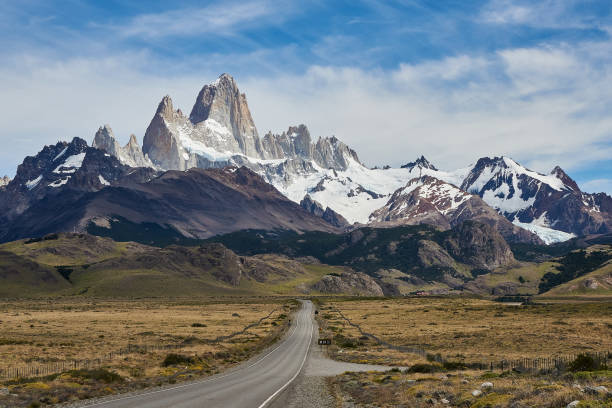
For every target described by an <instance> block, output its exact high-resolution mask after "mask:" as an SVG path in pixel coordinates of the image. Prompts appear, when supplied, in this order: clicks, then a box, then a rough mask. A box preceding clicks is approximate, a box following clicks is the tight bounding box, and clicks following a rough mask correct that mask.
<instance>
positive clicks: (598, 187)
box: [580, 178, 612, 193]
mask: <svg viewBox="0 0 612 408" xmlns="http://www.w3.org/2000/svg"><path fill="white" fill-rule="evenodd" d="M580 188H581V189H582V190H584V191H586V192H589V193H598V192H601V191H607V192H608V193H610V192H612V179H609V178H602V179H595V180H590V181H587V182H586V183H583V184H582V185H581V186H580Z"/></svg>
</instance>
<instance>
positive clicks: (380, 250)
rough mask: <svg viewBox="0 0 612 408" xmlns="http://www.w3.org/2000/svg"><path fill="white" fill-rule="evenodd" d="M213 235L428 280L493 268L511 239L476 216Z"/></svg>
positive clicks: (240, 249)
mask: <svg viewBox="0 0 612 408" xmlns="http://www.w3.org/2000/svg"><path fill="white" fill-rule="evenodd" d="M462 234H470V235H472V234H473V235H476V234H481V235H483V236H484V242H485V243H484V244H483V245H482V246H477V245H471V246H466V245H465V241H466V240H465V239H462V238H463V237H462V236H461V235H462ZM209 241H213V242H220V243H223V244H224V245H225V246H227V247H228V248H231V249H232V250H234V251H236V252H237V253H239V254H243V255H254V254H261V253H279V254H284V255H287V256H290V257H305V256H312V257H315V258H317V259H318V260H319V261H320V262H324V263H327V264H330V265H345V266H349V267H351V268H353V269H355V270H358V271H362V272H365V273H367V274H369V275H372V276H378V275H379V271H381V270H390V269H396V270H399V271H402V272H404V273H406V274H411V275H413V276H415V277H417V278H419V279H422V280H424V281H427V282H433V281H440V280H443V279H444V277H445V275H450V276H452V277H455V278H459V279H465V278H468V279H469V278H472V277H474V276H477V275H481V274H484V273H488V272H489V268H487V266H493V267H494V266H497V265H496V264H497V263H498V262H500V261H498V259H496V258H497V257H498V256H499V255H500V254H498V253H497V251H500V250H503V247H504V246H505V245H506V244H505V242H503V239H501V237H500V236H499V235H495V234H493V233H491V232H490V231H489V230H488V229H485V226H483V225H482V224H478V223H474V222H465V223H464V224H463V225H462V226H460V227H458V228H455V229H453V230H449V231H439V230H437V229H436V228H434V227H431V226H428V225H415V226H402V227H395V228H369V227H368V228H360V229H358V230H354V231H351V232H349V233H345V234H330V233H324V232H306V233H303V234H297V233H294V232H290V231H287V232H265V231H239V232H235V233H230V234H226V235H222V236H219V237H214V238H211V239H210V240H209ZM501 256H503V255H501ZM501 262H503V261H501ZM407 278H408V277H405V279H407Z"/></svg>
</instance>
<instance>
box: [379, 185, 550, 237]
mask: <svg viewBox="0 0 612 408" xmlns="http://www.w3.org/2000/svg"><path fill="white" fill-rule="evenodd" d="M466 220H472V221H479V222H482V223H484V224H487V225H490V226H491V227H493V228H495V229H496V230H497V231H498V232H499V233H500V234H501V235H502V236H503V237H504V238H505V239H506V240H507V241H508V242H530V243H533V244H543V241H542V240H540V239H539V238H538V236H537V235H535V234H534V233H532V232H529V231H527V230H524V229H522V228H519V227H517V226H515V225H513V224H512V223H511V222H510V221H508V220H507V219H506V218H505V217H503V216H502V215H500V214H499V213H498V212H497V211H495V210H494V209H493V208H491V207H490V206H488V205H487V204H486V203H485V202H484V201H483V200H482V199H481V198H480V197H479V196H477V195H472V194H469V193H467V192H465V191H463V190H461V189H459V188H458V187H455V186H453V185H452V184H449V183H446V182H444V181H442V180H439V179H437V178H435V177H432V176H422V177H421V178H414V179H412V180H410V181H409V182H408V183H407V184H406V186H404V187H402V188H400V189H398V190H396V191H395V192H394V193H393V195H392V196H391V198H390V199H389V201H388V202H387V204H385V205H384V206H383V207H382V208H379V209H378V210H376V211H374V212H373V213H372V214H371V215H370V222H369V224H370V225H372V226H378V227H385V226H397V225H415V224H430V225H434V226H436V227H439V228H441V229H443V230H447V229H450V228H453V227H455V226H457V225H460V224H461V223H463V222H464V221H466Z"/></svg>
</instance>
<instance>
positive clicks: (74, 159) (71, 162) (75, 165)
mask: <svg viewBox="0 0 612 408" xmlns="http://www.w3.org/2000/svg"><path fill="white" fill-rule="evenodd" d="M85 154H86V153H85V152H83V153H79V154H74V155H72V156H69V157H68V158H67V159H66V160H65V161H64V162H63V163H62V164H60V165H59V166H57V167H56V168H55V170H53V172H54V173H58V174H62V173H74V172H75V171H76V170H77V169H80V168H81V166H82V165H83V160H84V159H85ZM62 168H64V169H65V170H61V169H62Z"/></svg>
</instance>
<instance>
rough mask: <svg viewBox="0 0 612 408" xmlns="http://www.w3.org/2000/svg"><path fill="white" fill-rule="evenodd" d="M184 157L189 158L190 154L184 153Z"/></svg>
mask: <svg viewBox="0 0 612 408" xmlns="http://www.w3.org/2000/svg"><path fill="white" fill-rule="evenodd" d="M183 159H185V161H187V160H189V154H187V153H183Z"/></svg>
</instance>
